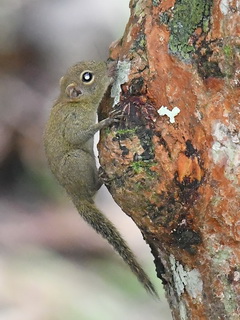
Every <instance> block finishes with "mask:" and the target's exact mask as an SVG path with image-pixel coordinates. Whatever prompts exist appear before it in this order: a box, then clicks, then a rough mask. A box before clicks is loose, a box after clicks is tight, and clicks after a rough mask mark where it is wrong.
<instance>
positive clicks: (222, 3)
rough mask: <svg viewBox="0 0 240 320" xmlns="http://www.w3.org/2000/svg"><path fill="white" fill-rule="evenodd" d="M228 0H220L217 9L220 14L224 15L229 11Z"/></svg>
mask: <svg viewBox="0 0 240 320" xmlns="http://www.w3.org/2000/svg"><path fill="white" fill-rule="evenodd" d="M229 2H230V1H229V0H221V1H220V4H219V8H220V10H221V12H222V14H224V15H226V14H227V13H228V11H229Z"/></svg>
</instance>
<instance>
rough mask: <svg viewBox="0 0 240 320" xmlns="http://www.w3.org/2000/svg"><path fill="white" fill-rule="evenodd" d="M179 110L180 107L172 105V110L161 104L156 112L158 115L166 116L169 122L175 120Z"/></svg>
mask: <svg viewBox="0 0 240 320" xmlns="http://www.w3.org/2000/svg"><path fill="white" fill-rule="evenodd" d="M179 112H180V109H179V108H178V107H174V108H173V109H172V110H169V109H168V107H165V106H161V108H160V109H159V110H158V114H159V115H160V116H168V117H169V121H170V122H171V123H174V122H175V117H176V115H178V114H179Z"/></svg>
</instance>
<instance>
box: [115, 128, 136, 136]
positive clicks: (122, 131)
mask: <svg viewBox="0 0 240 320" xmlns="http://www.w3.org/2000/svg"><path fill="white" fill-rule="evenodd" d="M135 132H136V129H118V130H117V131H116V134H119V135H128V136H132V135H134V134H135Z"/></svg>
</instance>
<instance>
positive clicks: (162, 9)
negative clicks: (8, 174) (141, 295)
mask: <svg viewBox="0 0 240 320" xmlns="http://www.w3.org/2000/svg"><path fill="white" fill-rule="evenodd" d="M130 8H131V16H130V20H129V22H128V24H127V27H126V30H125V33H124V35H123V38H122V39H121V40H120V41H118V42H116V43H114V44H112V46H111V53H110V56H111V58H112V59H114V60H117V61H118V79H117V80H116V82H115V83H114V86H113V88H112V96H113V98H114V100H115V101H114V102H115V104H116V103H117V106H116V108H117V109H120V110H122V113H123V118H122V120H121V121H120V122H119V123H118V124H116V125H115V126H113V127H112V128H111V129H107V130H105V131H103V132H102V135H101V142H100V145H99V149H100V161H101V165H102V167H103V169H104V171H105V173H106V176H107V177H108V178H109V182H108V188H109V190H110V192H111V194H112V196H113V198H114V199H115V201H116V202H117V203H118V204H119V206H120V207H121V208H122V209H123V211H124V212H126V213H127V214H128V215H129V216H130V217H131V218H132V219H133V220H134V221H135V223H136V224H137V226H138V227H139V229H140V230H141V232H142V234H143V236H144V238H145V240H146V242H147V243H148V244H149V245H150V247H151V249H152V253H153V255H154V258H155V265H156V270H157V275H158V277H159V278H160V279H162V281H163V284H164V288H165V290H166V296H167V298H168V301H169V304H170V307H171V310H172V315H173V318H174V319H181V320H183V319H184V320H185V319H193V320H197V319H214V320H215V319H231V320H233V319H234V320H235V319H239V317H240V316H239V315H240V212H239V211H240V210H239V207H240V193H239V190H240V134H239V124H240V61H239V56H240V39H239V34H240V20H239V10H240V3H239V1H231V0H225V1H224V0H222V1H220V0H213V1H210V0H201V1H197V0H196V1H195V0H176V1H174V0H168V1H164V0H162V1H161V0H132V1H131V2H130ZM108 111H109V108H106V107H105V109H104V107H103V110H102V111H101V114H102V116H104V114H105V113H106V112H108ZM160 318H161V315H159V319H160Z"/></svg>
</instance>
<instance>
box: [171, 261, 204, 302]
mask: <svg viewBox="0 0 240 320" xmlns="http://www.w3.org/2000/svg"><path fill="white" fill-rule="evenodd" d="M170 263H171V269H172V272H173V279H174V285H175V288H176V291H177V294H178V296H179V297H180V296H181V294H182V293H183V292H184V291H187V293H188V294H189V295H190V297H192V298H193V299H201V296H202V290H203V282H202V279H201V275H200V273H199V271H198V270H197V269H192V270H187V269H184V268H183V266H182V265H181V264H180V263H179V262H178V261H176V260H175V258H174V256H173V255H171V256H170Z"/></svg>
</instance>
